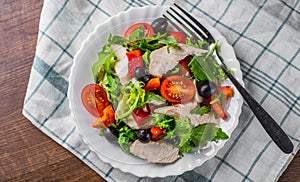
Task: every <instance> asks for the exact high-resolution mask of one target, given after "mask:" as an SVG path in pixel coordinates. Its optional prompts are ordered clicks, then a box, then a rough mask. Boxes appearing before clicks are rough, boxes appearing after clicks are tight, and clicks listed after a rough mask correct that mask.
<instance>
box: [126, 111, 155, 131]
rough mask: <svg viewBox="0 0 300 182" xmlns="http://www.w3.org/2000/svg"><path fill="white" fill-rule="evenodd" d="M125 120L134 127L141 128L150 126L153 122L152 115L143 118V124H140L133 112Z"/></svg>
mask: <svg viewBox="0 0 300 182" xmlns="http://www.w3.org/2000/svg"><path fill="white" fill-rule="evenodd" d="M123 121H124V123H126V124H127V125H128V126H129V127H130V128H132V129H140V128H146V127H149V126H150V124H151V122H152V120H151V117H149V118H145V120H143V121H142V122H141V125H140V126H138V125H137V123H136V121H135V119H134V117H133V116H132V115H131V114H130V115H129V116H128V117H127V118H125V119H124V120H123Z"/></svg>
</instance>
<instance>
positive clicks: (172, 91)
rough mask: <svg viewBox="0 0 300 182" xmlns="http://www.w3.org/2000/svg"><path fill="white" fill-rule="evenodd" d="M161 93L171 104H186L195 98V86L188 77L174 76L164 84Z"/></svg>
mask: <svg viewBox="0 0 300 182" xmlns="http://www.w3.org/2000/svg"><path fill="white" fill-rule="evenodd" d="M160 93H161V96H162V97H163V98H165V99H166V100H167V101H169V102H172V103H186V102H188V101H190V100H191V99H192V98H193V97H194V95H195V86H194V83H193V82H192V81H191V80H190V79H188V78H187V77H183V76H179V75H173V76H170V77H167V78H166V79H165V80H164V81H163V82H162V84H161V87H160Z"/></svg>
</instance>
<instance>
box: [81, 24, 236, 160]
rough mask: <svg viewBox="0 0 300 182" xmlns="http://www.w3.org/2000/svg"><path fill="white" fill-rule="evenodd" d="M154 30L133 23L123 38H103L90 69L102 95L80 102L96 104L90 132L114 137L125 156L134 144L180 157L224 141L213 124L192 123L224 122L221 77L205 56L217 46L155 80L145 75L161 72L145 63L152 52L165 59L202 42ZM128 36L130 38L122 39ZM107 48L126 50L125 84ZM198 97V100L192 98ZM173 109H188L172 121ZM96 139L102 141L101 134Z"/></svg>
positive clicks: (204, 44)
mask: <svg viewBox="0 0 300 182" xmlns="http://www.w3.org/2000/svg"><path fill="white" fill-rule="evenodd" d="M160 21H163V20H160ZM164 23H165V22H164ZM138 25H139V26H138ZM149 26H150V27H149ZM156 26H157V25H156ZM145 27H146V28H145ZM156 29H157V27H155V26H152V27H151V25H149V24H147V23H139V24H136V25H133V26H131V27H130V28H129V29H128V30H127V31H126V32H125V36H124V37H122V36H116V35H109V37H108V40H107V43H106V45H104V46H103V48H102V49H101V51H100V52H99V53H98V61H97V62H95V63H94V64H93V66H92V73H93V76H94V81H95V84H97V85H99V86H100V87H101V88H103V90H104V91H105V94H101V95H97V93H98V92H97V93H96V94H94V96H93V98H86V100H88V101H90V100H96V101H95V104H94V108H95V106H97V108H96V109H98V111H99V113H100V114H99V116H98V117H100V119H98V120H97V122H96V123H94V125H93V126H94V127H97V128H108V129H109V130H112V131H114V132H113V133H114V135H115V136H116V138H117V142H118V143H119V145H120V147H121V148H122V149H123V150H124V151H125V152H126V153H131V149H130V147H131V145H132V144H133V143H134V142H135V141H136V140H139V141H140V142H142V143H149V142H150V141H151V142H159V141H163V142H166V143H168V144H170V145H173V146H175V147H177V148H178V151H179V155H181V156H183V154H184V153H186V152H191V151H192V150H193V149H195V148H199V147H203V146H205V145H206V144H207V143H208V142H210V141H218V140H224V139H228V135H227V134H226V133H225V132H224V131H222V129H221V128H220V127H219V126H218V123H217V122H211V121H209V120H207V121H205V122H204V124H203V123H202V124H201V123H200V124H199V123H197V120H195V119H193V118H201V117H202V116H204V115H206V116H211V118H212V119H213V120H216V118H215V117H217V119H218V118H222V119H224V120H225V119H226V118H227V115H226V113H225V111H224V107H223V106H224V101H225V102H226V101H227V100H228V99H229V96H228V95H226V94H225V92H224V93H223V90H224V88H223V87H222V86H220V83H222V82H223V80H224V79H226V75H225V74H224V72H223V71H222V69H221V68H220V67H219V66H218V64H217V63H216V61H215V60H214V59H213V58H212V56H211V54H212V52H213V51H214V50H215V49H216V50H219V49H220V47H219V46H218V42H216V44H215V45H214V46H213V48H212V49H211V50H208V51H207V53H204V54H201V55H189V54H187V55H186V58H185V59H184V60H187V62H186V63H182V62H183V61H184V60H178V62H179V63H178V64H177V65H176V66H175V67H174V68H170V70H169V71H168V72H167V73H163V76H161V77H160V76H155V75H151V74H150V73H149V72H150V71H151V69H154V68H156V67H155V66H157V67H159V66H161V67H163V66H164V65H154V66H153V65H152V66H151V64H154V63H153V62H152V60H151V59H150V58H151V55H152V54H153V53H154V52H155V51H157V50H161V49H162V48H164V47H167V53H166V54H170V55H169V56H171V53H172V51H173V52H174V51H176V50H177V51H178V50H181V49H182V46H187V47H188V48H194V49H196V50H200V49H201V50H202V49H207V48H208V43H207V42H205V41H200V40H195V39H194V38H189V37H185V35H182V33H181V32H179V33H178V32H175V33H172V32H171V33H170V32H168V31H167V30H163V31H162V32H157V31H156ZM162 29H163V28H160V30H162ZM129 30H131V32H129V33H128V31H129ZM182 40H184V42H182ZM113 45H119V47H121V48H120V49H123V50H125V49H126V56H127V58H128V65H125V66H126V69H127V68H128V71H129V72H130V71H133V72H134V75H133V76H131V77H130V79H129V80H128V81H127V82H124V80H122V79H124V78H123V77H121V76H120V75H118V73H117V71H116V67H117V66H119V65H118V62H120V61H122V60H120V59H121V58H120V56H119V55H118V54H117V53H116V51H114V50H113V48H112V46H113ZM129 53H130V54H129ZM124 56H125V55H124ZM161 57H163V56H161ZM174 57H175V56H174ZM172 59H173V57H172ZM131 61H132V62H131ZM129 62H131V63H130V64H129ZM132 65H133V66H132ZM135 65H142V66H138V67H135ZM121 66H122V65H121ZM123 66H124V65H123ZM127 66H128V67H127ZM126 69H125V70H126ZM216 85H217V86H216ZM212 86H213V87H212ZM226 89H229V90H226V91H227V92H228V91H232V90H230V89H231V88H227V87H226ZM95 92H96V91H95ZM227 92H226V93H227ZM198 94H199V95H200V96H196V95H198ZM91 95H93V94H91ZM207 95H208V96H207ZM89 97H91V96H89ZM196 97H201V98H202V100H201V99H200V100H199V99H198V100H197V99H196ZM105 98H107V102H105ZM84 99H85V98H83V100H84ZM184 99H186V100H184ZM220 101H222V102H220ZM87 103H88V102H87ZM189 103H191V104H190V105H192V107H191V106H189ZM178 105H181V106H182V107H185V108H186V107H191V108H190V109H189V111H188V112H187V113H184V114H186V116H185V117H178V114H179V113H176V112H177V110H176V107H178ZM85 106H86V105H85ZM108 107H110V108H109V109H107V108H108ZM86 108H87V110H91V109H90V108H88V107H87V106H86ZM99 108H102V109H99ZM104 108H105V109H104ZM157 108H160V109H166V110H169V109H171V111H170V112H167V111H166V112H165V113H162V112H160V113H158V112H155V111H156V109H157ZM181 114H182V113H181ZM224 114H225V115H224ZM189 116H191V118H190V117H189ZM130 121H133V123H135V124H134V126H132V125H130V124H129V123H130ZM131 123H132V122H131ZM154 126H155V128H154ZM101 131H103V130H101ZM101 134H102V135H105V132H104V133H103V132H102V133H101Z"/></svg>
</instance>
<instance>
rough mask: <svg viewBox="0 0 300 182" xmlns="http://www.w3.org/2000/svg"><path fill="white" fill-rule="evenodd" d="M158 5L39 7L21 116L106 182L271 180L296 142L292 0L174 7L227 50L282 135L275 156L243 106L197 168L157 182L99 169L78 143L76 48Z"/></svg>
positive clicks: (296, 40) (298, 36)
mask: <svg viewBox="0 0 300 182" xmlns="http://www.w3.org/2000/svg"><path fill="white" fill-rule="evenodd" d="M172 3H173V1H166V0H152V1H151V0H139V1H137V0H136V1H132V0H113V1H112V0H45V2H44V7H43V10H42V14H41V20H40V26H39V37H38V44H37V49H36V55H35V58H34V63H33V67H32V71H31V76H30V80H29V85H28V90H27V94H26V98H25V101H24V110H23V114H24V115H25V116H26V117H27V118H28V119H29V120H30V121H31V122H32V123H33V124H34V125H35V126H36V127H38V128H39V129H40V130H42V131H43V132H44V133H45V134H46V135H48V136H50V137H51V138H52V139H53V140H55V141H56V142H58V143H59V144H61V145H62V146H63V147H65V148H67V149H68V150H70V151H71V152H72V153H74V155H76V156H77V157H78V158H79V159H81V160H83V161H84V162H85V163H86V164H87V165H89V166H90V167H91V168H92V169H94V170H95V171H96V172H97V173H98V174H99V175H101V176H102V177H103V178H105V179H106V180H108V181H125V180H126V181H158V180H164V181H195V180H197V181H275V180H276V179H278V177H279V176H280V175H281V174H282V172H283V171H284V170H285V168H286V167H287V165H288V164H289V162H290V161H291V160H292V158H293V157H294V155H295V154H296V153H297V151H298V149H299V142H300V130H299V129H300V103H299V98H300V97H299V94H300V86H299V85H300V54H299V52H300V2H299V0H287V1H285V0H269V1H267V0H251V1H250V0H249V1H246V0H241V1H235V0H221V1H220V0H203V1H201V0H182V1H177V3H178V4H180V5H181V6H183V7H184V8H185V9H186V10H189V11H190V12H191V13H192V14H194V15H195V16H198V17H203V18H204V19H206V20H207V21H208V22H209V23H211V24H212V25H213V26H214V27H215V28H216V29H218V30H219V31H220V32H221V33H222V34H223V35H224V36H225V37H226V38H227V40H228V42H229V43H230V44H231V45H232V46H233V47H234V49H235V51H236V55H237V57H238V60H239V61H240V63H241V69H242V72H243V77H244V82H245V86H246V88H247V89H248V90H249V91H250V92H251V93H252V94H253V96H254V97H255V98H256V99H257V100H258V101H259V102H260V103H261V104H262V105H263V106H264V107H265V108H266V109H267V110H268V111H269V112H270V114H271V115H272V116H273V117H274V118H275V120H276V121H277V122H278V123H279V124H280V125H281V126H282V127H283V129H284V130H285V131H286V132H287V134H288V135H289V137H290V138H291V140H292V142H293V143H294V145H295V149H294V151H293V153H292V154H289V155H287V154H284V153H282V152H281V151H280V150H279V149H278V148H277V147H276V146H275V144H274V143H273V142H272V141H271V139H270V138H269V136H268V135H267V134H266V133H265V132H264V130H263V129H262V127H261V126H260V124H259V122H258V121H257V120H256V118H255V117H254V116H253V114H252V112H251V111H250V109H249V108H248V106H247V105H246V104H244V105H243V111H242V114H241V117H240V123H239V125H238V127H237V128H236V130H235V131H234V132H233V134H232V137H231V139H230V140H229V141H228V142H227V143H226V145H225V147H224V148H222V149H221V150H220V151H219V152H218V154H217V155H216V156H215V157H214V158H212V159H211V160H209V161H207V162H206V163H205V164H204V165H202V166H200V167H198V168H196V169H194V170H193V171H189V172H186V173H184V174H182V175H180V176H172V177H167V178H165V179H149V178H138V177H136V176H133V175H131V174H127V173H123V172H121V171H120V170H118V169H114V168H112V167H111V166H110V165H109V164H106V163H103V162H102V161H101V160H100V159H99V158H98V157H97V156H96V155H95V153H93V152H92V151H91V150H90V149H89V147H88V146H87V145H86V144H84V142H83V141H82V139H81V137H80V136H79V135H78V131H77V129H76V128H75V125H74V123H73V121H72V118H71V116H70V110H69V107H68V98H67V90H68V76H69V74H70V67H71V65H72V63H73V58H74V55H75V54H76V52H77V51H78V50H79V48H80V45H81V43H82V42H83V41H84V39H85V38H86V37H87V35H88V34H89V33H90V32H92V30H93V29H94V28H95V27H96V25H97V24H99V23H101V22H103V21H105V20H106V19H108V18H109V17H110V16H113V15H115V14H117V13H119V12H120V11H124V10H127V9H129V8H130V7H133V6H145V5H155V4H157V5H171V4H172Z"/></svg>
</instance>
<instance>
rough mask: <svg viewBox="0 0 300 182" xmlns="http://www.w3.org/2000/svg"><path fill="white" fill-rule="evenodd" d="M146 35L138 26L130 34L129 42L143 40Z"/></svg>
mask: <svg viewBox="0 0 300 182" xmlns="http://www.w3.org/2000/svg"><path fill="white" fill-rule="evenodd" d="M145 37H146V35H145V32H144V28H143V26H140V27H139V28H137V29H136V30H134V31H133V32H132V34H131V35H130V36H129V41H130V42H132V41H135V40H142V39H145Z"/></svg>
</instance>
